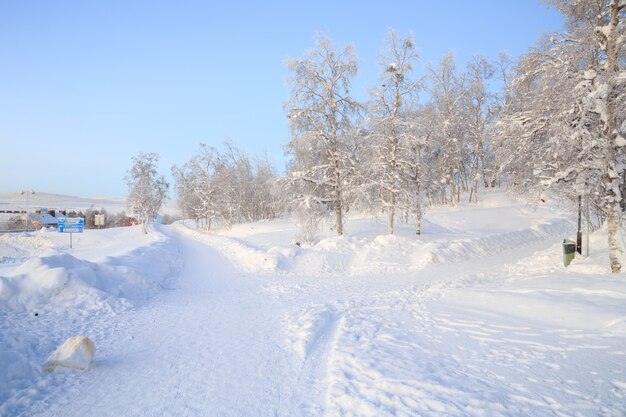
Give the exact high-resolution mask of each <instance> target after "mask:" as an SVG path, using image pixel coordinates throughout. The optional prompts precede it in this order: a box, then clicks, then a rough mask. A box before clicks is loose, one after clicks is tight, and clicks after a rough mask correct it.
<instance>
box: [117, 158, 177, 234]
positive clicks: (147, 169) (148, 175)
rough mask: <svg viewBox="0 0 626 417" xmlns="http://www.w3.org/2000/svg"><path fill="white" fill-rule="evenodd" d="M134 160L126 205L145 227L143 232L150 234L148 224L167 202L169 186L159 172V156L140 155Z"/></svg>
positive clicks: (128, 179) (127, 180) (128, 182)
mask: <svg viewBox="0 0 626 417" xmlns="http://www.w3.org/2000/svg"><path fill="white" fill-rule="evenodd" d="M132 160H133V166H132V167H131V169H130V170H129V171H128V173H127V175H126V177H125V180H126V184H127V185H128V197H127V199H126V204H127V206H128V209H129V210H130V212H131V213H132V214H133V215H134V216H135V217H136V218H137V220H139V221H140V222H141V224H142V225H143V232H144V233H148V222H150V221H152V220H154V219H155V217H156V215H157V214H158V212H159V210H160V209H161V205H162V204H163V202H164V201H165V200H166V198H167V191H168V188H169V184H168V182H167V181H166V180H165V177H163V176H159V173H158V171H157V165H158V162H159V155H158V154H156V153H153V152H151V153H140V154H139V155H138V156H135V157H133V159H132Z"/></svg>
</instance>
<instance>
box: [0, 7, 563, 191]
mask: <svg viewBox="0 0 626 417" xmlns="http://www.w3.org/2000/svg"><path fill="white" fill-rule="evenodd" d="M561 25H562V18H561V17H560V15H558V14H557V13H556V12H555V11H554V10H552V9H548V8H547V7H546V6H545V5H544V4H543V3H542V2H540V1H539V0H490V1H489V0H475V1H467V0H448V1H445V2H444V1H417V0H413V1H410V0H407V1H393V0H390V1H341V0H333V1H330V0H319V1H315V2H313V1H310V2H294V1H283V2H278V1H267V2H261V1H259V2H256V1H255V2H237V1H235V2H212V1H201V0H198V1H190V0H177V1H169V2H165V1H158V0H121V1H119V0H109V1H84V0H79V1H64V0H59V1H49V0H40V1H34V0H33V1H30V0H29V1H17V0H15V1H10V0H8V1H2V2H1V3H0V192H14V191H20V190H22V189H34V190H35V191H40V192H52V193H59V194H69V195H80V196H123V195H125V194H126V185H125V184H124V181H123V177H124V175H125V173H126V170H127V169H128V168H129V167H130V164H131V157H132V156H133V155H136V154H138V153H139V152H157V153H159V154H160V155H161V170H162V172H163V174H167V175H168V176H169V172H170V167H171V166H172V164H179V165H180V164H183V163H184V162H186V161H187V160H188V159H189V158H190V157H191V156H192V155H193V154H194V152H195V151H196V150H197V147H198V144H199V143H200V142H204V143H207V144H210V145H219V144H221V143H222V142H223V141H224V140H225V139H232V140H233V141H234V142H235V143H236V144H237V145H238V146H239V147H240V148H242V149H243V150H245V151H246V152H248V153H250V154H263V153H265V152H267V154H268V155H269V156H270V157H271V158H272V159H273V160H274V162H275V164H276V165H277V167H279V169H280V170H281V171H282V169H283V166H284V156H283V147H284V145H285V143H286V142H287V141H288V139H289V131H288V126H287V122H286V118H285V116H284V112H283V108H282V105H283V102H284V101H285V100H286V99H287V96H288V88H287V86H286V84H285V78H286V76H287V75H288V72H287V70H286V67H285V65H284V63H285V60H286V59H288V58H293V57H301V56H302V55H303V53H304V51H305V50H307V49H309V48H311V47H312V46H313V36H314V34H315V33H316V32H318V31H321V32H324V33H325V34H326V35H327V36H329V37H330V38H332V39H334V40H335V41H336V42H337V43H338V44H339V45H340V46H342V45H345V44H347V43H352V44H353V45H354V46H355V47H356V51H357V54H358V57H359V60H360V69H359V75H358V76H357V78H356V79H355V82H354V88H353V91H354V94H355V96H356V97H357V98H358V99H365V98H366V92H367V89H368V88H369V86H370V85H372V84H374V83H376V80H377V73H378V72H379V68H378V67H377V62H378V53H379V51H380V50H381V48H382V47H383V45H384V38H385V35H386V33H387V31H388V29H389V28H391V27H393V28H394V29H396V31H398V32H399V33H400V34H405V33H406V32H408V31H412V32H413V34H414V36H415V41H416V45H417V46H418V48H419V50H420V53H421V57H422V58H421V62H420V64H426V63H436V62H437V61H438V60H439V59H440V58H441V56H442V55H443V54H445V53H446V52H448V51H450V50H454V51H455V52H456V57H457V62H458V64H459V66H463V65H464V63H465V62H466V61H467V59H468V58H470V57H471V56H472V55H475V54H483V55H486V56H488V57H491V58H495V57H497V55H498V53H499V52H500V51H502V50H506V51H508V52H509V53H510V54H511V56H512V57H514V58H515V57H517V56H519V54H521V53H523V52H524V51H526V49H527V48H528V47H529V46H531V45H532V44H533V43H534V42H535V41H536V40H537V39H538V38H539V37H540V36H541V35H542V34H544V33H547V32H552V31H555V30H559V29H560V28H561ZM420 73H423V69H422V68H419V69H418V74H420Z"/></svg>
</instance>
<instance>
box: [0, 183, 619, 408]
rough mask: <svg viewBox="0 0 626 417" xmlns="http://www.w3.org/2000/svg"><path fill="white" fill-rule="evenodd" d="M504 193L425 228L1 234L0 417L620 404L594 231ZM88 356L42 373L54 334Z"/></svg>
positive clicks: (610, 306)
mask: <svg viewBox="0 0 626 417" xmlns="http://www.w3.org/2000/svg"><path fill="white" fill-rule="evenodd" d="M573 220H574V219H573V216H572V215H571V213H567V214H564V213H563V212H561V211H559V210H558V209H556V208H554V207H553V206H542V207H538V208H536V209H535V208H530V207H527V206H525V205H524V204H523V203H520V202H514V201H511V200H510V199H508V198H507V197H506V196H505V195H504V194H503V193H500V192H494V193H491V194H487V195H485V196H483V201H482V202H481V204H479V205H477V206H467V205H464V206H461V207H456V208H437V209H433V210H432V211H431V212H429V213H428V214H427V215H426V218H425V221H424V226H423V234H422V235H421V236H419V237H416V236H414V235H413V233H412V229H411V228H410V227H399V230H398V233H397V234H396V235H394V236H386V235H382V233H384V230H385V226H384V224H383V222H382V220H381V219H376V218H371V217H363V216H361V217H355V218H353V219H351V220H350V222H349V223H348V224H347V231H348V234H347V235H346V236H344V237H334V236H332V234H331V233H327V234H325V235H324V236H322V239H321V240H320V241H319V243H317V244H315V245H312V246H311V245H310V246H302V247H299V246H296V245H294V244H293V242H294V239H295V237H296V236H297V235H298V233H299V230H298V228H297V227H296V226H295V225H294V224H293V222H292V221H290V220H289V219H284V220H278V221H272V222H262V223H255V224H251V225H239V226H236V227H234V228H233V229H231V230H228V231H218V232H213V233H203V232H198V231H195V230H193V229H192V228H191V227H190V223H189V222H187V223H186V224H181V223H178V224H176V225H173V226H168V227H159V228H158V230H157V231H156V232H155V233H153V234H150V235H148V236H143V235H142V234H141V232H140V230H139V229H138V228H125V229H109V230H103V231H86V233H84V234H83V235H74V245H73V246H74V247H73V248H72V249H70V248H69V242H68V241H67V240H68V237H67V235H62V234H57V233H54V232H37V233H34V232H33V233H22V234H12V235H4V236H0V259H2V263H0V415H2V416H83V415H98V416H119V415H125V416H157V415H158V416H206V415H215V416H321V415H324V416H416V415H419V416H442V415H445V416H531V415H532V416H624V415H626V279H625V275H624V274H619V275H613V274H610V273H609V272H608V269H609V268H608V259H607V258H608V257H607V256H606V254H605V247H606V244H605V241H606V235H605V234H603V232H602V231H600V232H597V233H596V234H594V235H593V236H592V240H591V253H590V257H589V258H587V259H583V258H577V259H576V260H575V261H574V262H573V263H572V265H570V267H569V268H567V269H565V268H564V267H563V266H562V248H561V243H560V242H561V241H562V239H563V238H566V237H572V235H573V232H574V221H573ZM76 335H85V336H88V337H89V338H90V339H91V340H93V341H94V342H95V344H96V357H95V363H94V364H93V366H92V367H90V368H89V369H87V370H85V371H80V370H65V371H64V370H56V371H54V372H46V371H45V370H44V368H43V363H44V362H45V360H46V358H47V357H48V356H49V355H50V353H51V352H53V351H54V349H55V348H56V347H57V346H58V345H59V344H60V343H62V342H63V341H64V340H65V339H66V338H68V337H71V336H76Z"/></svg>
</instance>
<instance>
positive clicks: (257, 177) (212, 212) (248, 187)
mask: <svg viewBox="0 0 626 417" xmlns="http://www.w3.org/2000/svg"><path fill="white" fill-rule="evenodd" d="M172 174H173V176H174V180H175V190H176V194H177V197H178V204H179V206H180V208H181V210H182V212H183V215H185V216H190V217H192V218H193V219H195V220H196V222H197V224H198V227H200V228H202V229H204V230H211V227H212V225H213V223H214V222H215V221H216V220H219V221H220V222H222V223H223V224H225V225H226V226H227V227H229V226H231V225H232V224H234V223H243V222H252V221H257V220H267V219H272V218H275V217H276V216H278V215H279V214H280V213H282V211H281V209H282V207H281V205H280V204H279V203H278V200H279V198H278V196H279V195H280V192H279V191H278V190H277V175H276V173H275V171H274V168H273V167H272V166H271V164H270V162H269V161H268V160H267V159H265V160H261V159H258V160H256V161H253V160H251V159H250V158H249V157H248V156H247V155H246V154H245V153H243V152H242V151H240V150H239V149H238V148H237V147H236V146H235V145H234V144H233V143H232V142H226V143H225V144H224V149H223V150H221V151H220V150H218V149H216V148H214V147H211V146H207V145H205V144H200V148H199V150H198V152H197V153H196V155H194V156H193V157H192V158H191V159H190V160H189V161H188V162H187V163H185V164H184V165H182V166H181V167H178V166H174V167H172Z"/></svg>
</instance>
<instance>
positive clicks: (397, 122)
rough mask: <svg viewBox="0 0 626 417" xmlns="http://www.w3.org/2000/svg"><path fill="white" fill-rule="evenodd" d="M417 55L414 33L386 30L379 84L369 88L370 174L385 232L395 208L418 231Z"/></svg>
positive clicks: (389, 229) (390, 225) (418, 86)
mask: <svg viewBox="0 0 626 417" xmlns="http://www.w3.org/2000/svg"><path fill="white" fill-rule="evenodd" d="M417 59H418V51H417V49H416V48H415V44H414V42H413V37H412V36H411V35H408V36H406V37H404V38H401V37H399V36H398V34H397V33H396V32H395V31H393V30H391V31H389V34H388V35H387V48H386V50H385V51H384V52H383V54H382V55H381V63H380V64H381V66H382V68H383V70H382V72H381V74H380V76H379V78H380V82H381V85H380V87H376V88H373V89H372V90H371V97H372V98H371V101H370V105H369V119H368V130H369V132H370V138H371V139H372V142H373V150H374V151H373V155H372V156H373V158H374V160H373V161H372V163H371V169H370V173H369V177H370V181H371V182H372V183H373V184H375V187H376V188H377V189H378V190H379V195H380V201H381V203H382V207H383V209H384V210H385V212H386V213H387V233H389V234H393V231H394V216H395V214H396V211H397V209H402V210H404V211H405V212H407V211H408V212H411V213H413V214H414V215H415V221H416V224H417V226H416V231H417V232H418V234H419V230H420V222H421V214H422V209H421V202H420V199H419V194H420V170H421V160H420V158H419V148H420V144H419V139H420V137H419V134H418V132H417V130H416V128H415V121H414V111H415V108H416V105H417V99H418V92H419V90H420V83H419V82H418V81H416V80H412V79H411V73H412V71H413V66H414V64H415V62H416V61H417Z"/></svg>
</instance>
